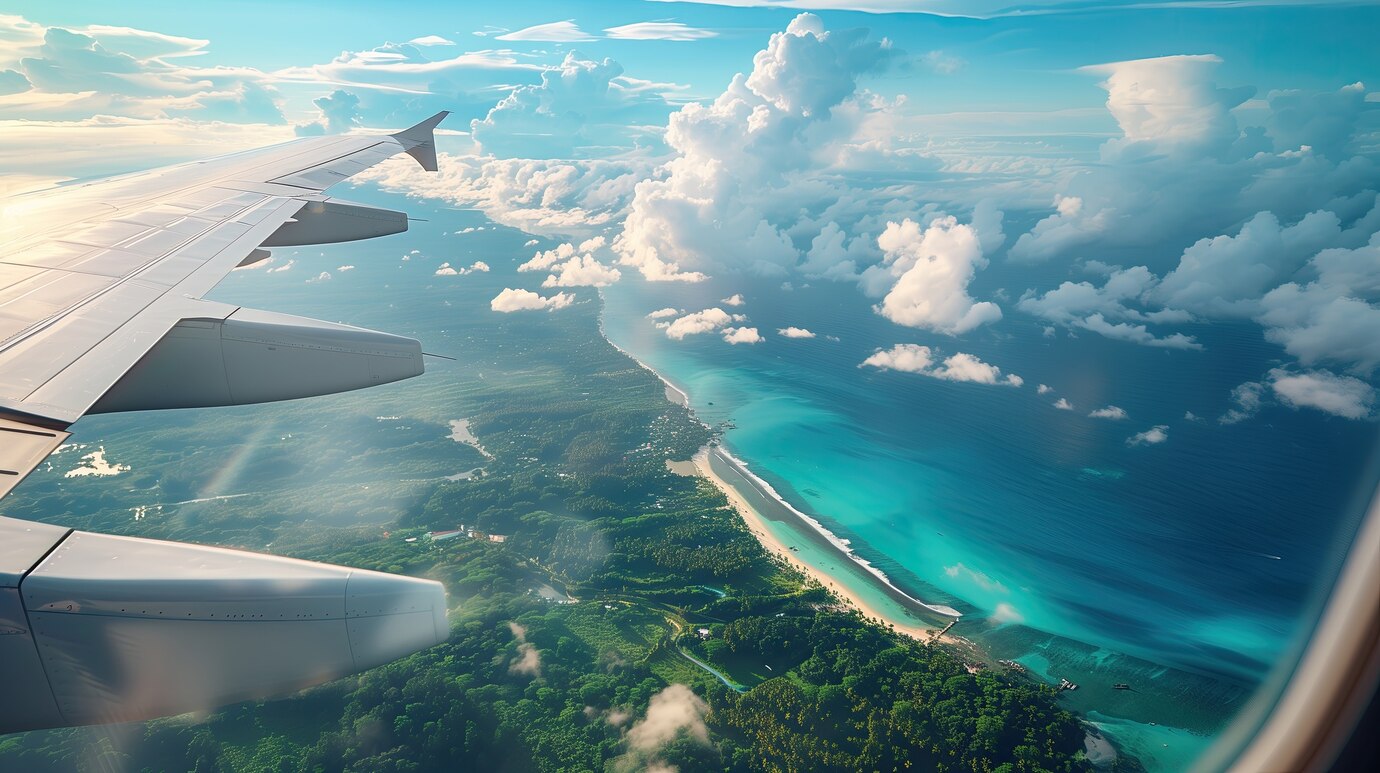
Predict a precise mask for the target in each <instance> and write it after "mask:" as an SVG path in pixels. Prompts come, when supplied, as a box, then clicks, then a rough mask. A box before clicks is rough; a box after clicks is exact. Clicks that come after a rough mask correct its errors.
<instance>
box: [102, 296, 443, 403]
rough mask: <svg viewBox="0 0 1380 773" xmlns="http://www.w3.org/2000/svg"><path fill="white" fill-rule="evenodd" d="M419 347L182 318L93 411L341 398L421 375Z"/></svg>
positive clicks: (258, 317) (354, 332)
mask: <svg viewBox="0 0 1380 773" xmlns="http://www.w3.org/2000/svg"><path fill="white" fill-rule="evenodd" d="M424 369H425V366H424V365H423V362H422V345H421V344H420V343H419V342H418V341H416V340H414V339H411V338H404V337H402V336H396V335H392V334H389V333H380V332H378V331H375V330H365V329H364V328H358V327H351V326H349V325H338V324H334V323H331V322H322V321H320V320H315V319H307V318H305V317H294V316H292V315H289V314H277V313H273V312H266V311H255V310H253V309H239V310H237V311H235V312H234V313H232V314H231V315H230V316H228V317H226V318H225V319H215V318H209V319H184V320H182V321H181V322H179V323H178V324H177V325H176V326H175V327H173V329H172V330H171V331H169V332H168V334H167V335H165V336H164V337H163V338H162V340H160V341H159V342H158V343H157V344H155V345H154V347H153V348H152V349H150V350H149V352H148V354H146V355H144V357H143V359H141V360H140V361H139V362H138V364H136V365H135V366H134V367H133V368H131V369H130V370H129V372H128V373H126V374H125V375H124V377H123V378H121V379H120V380H119V381H118V382H117V383H116V384H115V385H114V386H113V387H111V388H110V390H109V391H108V392H106V394H105V396H103V397H102V398H101V399H100V400H99V401H97V403H96V404H95V406H93V407H92V409H91V411H90V412H91V413H113V412H116V411H143V410H157V409H162V408H206V407H211V406H221V405H246V404H249V403H267V402H274V401H277V400H291V399H295V398H299V397H314V396H316V395H325V394H332V393H335V392H346V391H349V390H352V389H362V388H364V387H370V386H376V385H378V384H386V383H389V382H391V381H399V380H401V379H405V378H411V377H413V376H418V375H421V373H422V372H423V370H424Z"/></svg>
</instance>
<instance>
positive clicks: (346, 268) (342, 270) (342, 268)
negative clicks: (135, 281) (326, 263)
mask: <svg viewBox="0 0 1380 773" xmlns="http://www.w3.org/2000/svg"><path fill="white" fill-rule="evenodd" d="M335 270H336V271H338V272H339V273H342V274H343V273H345V272H346V271H354V270H355V267H354V266H348V265H346V266H337V267H336V269H335Z"/></svg>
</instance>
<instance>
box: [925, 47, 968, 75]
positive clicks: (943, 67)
mask: <svg viewBox="0 0 1380 773" xmlns="http://www.w3.org/2000/svg"><path fill="white" fill-rule="evenodd" d="M920 61H921V62H922V63H923V64H924V65H925V66H926V67H928V68H930V69H931V70H933V71H935V72H937V73H939V74H940V75H952V74H954V73H956V72H958V71H959V70H961V69H963V66H964V65H965V64H967V62H965V61H963V59H962V58H961V57H957V56H954V55H953V54H946V53H944V52H943V51H940V50H934V51H930V52H928V53H926V54H925V55H924V56H922V57H920Z"/></svg>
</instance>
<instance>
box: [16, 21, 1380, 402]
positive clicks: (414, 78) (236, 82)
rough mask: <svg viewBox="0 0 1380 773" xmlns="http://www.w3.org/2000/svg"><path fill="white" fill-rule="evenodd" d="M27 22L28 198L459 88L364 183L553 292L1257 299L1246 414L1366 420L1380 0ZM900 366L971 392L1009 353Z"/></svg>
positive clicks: (1123, 312)
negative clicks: (435, 126) (421, 134)
mask: <svg viewBox="0 0 1380 773" xmlns="http://www.w3.org/2000/svg"><path fill="white" fill-rule="evenodd" d="M740 6H745V7H740ZM878 10H897V11H905V12H891V13H877V12H875V11H878ZM956 11H963V12H965V13H967V14H969V15H968V16H961V15H955V12H956ZM9 13H10V14H11V15H9V16H0V136H3V137H4V138H5V142H4V143H3V145H0V166H3V168H5V169H7V170H8V171H9V174H7V175H6V177H5V180H4V184H3V186H4V188H5V189H6V190H8V191H10V192H14V191H17V190H21V189H23V188H26V187H30V186H32V185H34V184H38V183H40V182H43V181H50V180H52V179H55V178H56V179H60V178H71V177H84V176H89V175H96V174H109V173H115V172H123V171H129V170H133V169H139V168H146V167H149V166H155V165H158V164H160V163H169V162H174V161H180V160H185V159H190V158H197V157H204V156H209V155H216V154H220V153H224V152H229V151H234V150H238V149H242V148H248V147H255V146H260V145H264V144H269V143H272V142H276V141H285V140H288V139H291V138H293V137H296V136H311V135H319V134H330V133H337V132H344V131H368V130H378V129H388V128H400V127H402V126H405V125H407V124H410V123H412V122H415V121H416V120H419V119H420V118H422V117H425V116H427V115H429V114H431V113H433V112H435V111H436V110H440V109H449V110H452V111H454V113H455V115H453V116H452V117H451V118H450V119H449V120H448V121H447V123H446V124H445V127H444V128H445V131H444V134H443V136H442V137H441V141H440V142H441V149H442V151H443V152H444V155H443V164H442V167H443V168H442V171H441V173H440V174H439V175H422V174H420V173H418V172H417V171H416V170H415V169H412V168H410V167H408V166H406V164H394V165H389V166H385V167H383V168H381V169H379V170H378V171H376V172H374V173H373V174H372V176H371V177H370V179H372V180H374V181H375V182H378V183H379V184H382V185H384V186H385V187H389V188H392V189H397V190H404V191H407V192H409V193H412V194H414V195H421V196H427V197H431V198H435V199H439V200H443V201H447V202H451V203H454V204H456V205H460V206H467V207H477V208H479V209H481V210H483V211H484V212H485V213H486V214H487V215H488V216H489V217H490V218H492V219H493V220H495V221H497V222H499V223H503V224H505V225H509V226H513V227H517V228H521V229H523V230H526V231H529V232H531V233H533V234H535V235H541V236H545V237H549V238H553V239H558V240H561V241H562V242H563V243H565V244H566V249H565V251H564V252H562V253H561V254H558V255H553V256H548V257H543V256H542V255H536V256H534V257H533V259H532V260H531V261H528V265H527V270H528V271H530V272H532V279H533V284H534V285H538V287H532V288H513V289H514V290H518V289H522V290H524V291H525V292H531V293H536V292H539V287H546V288H566V287H587V286H599V285H603V284H608V283H610V282H614V281H618V280H619V278H620V277H621V276H623V275H633V274H636V275H640V276H641V277H643V278H645V279H647V280H649V281H667V282H696V281H701V280H703V279H705V278H707V277H711V276H715V277H717V276H732V275H735V274H754V275H761V276H769V277H778V276H779V277H780V278H781V279H782V282H783V285H788V284H790V283H792V282H808V281H832V282H842V283H851V284H855V285H856V286H857V289H858V291H859V292H860V293H861V294H862V295H863V296H865V297H867V298H870V299H875V305H874V306H873V307H872V308H873V310H874V311H875V313H877V314H880V315H882V316H883V317H886V318H887V319H889V320H891V321H892V322H894V323H895V324H896V325H897V326H898V329H899V330H901V331H915V334H914V335H921V334H923V335H924V336H926V337H927V338H926V339H925V340H929V341H933V340H935V339H936V338H937V339H938V340H939V341H943V342H946V348H948V349H949V350H950V351H952V350H953V349H954V347H955V346H961V345H962V343H963V341H964V340H965V339H967V338H969V337H972V336H992V335H1000V334H1001V332H1000V331H1001V330H1002V327H1001V326H1002V324H1003V320H1006V321H1007V324H1010V320H1013V319H1025V320H1035V321H1038V322H1039V323H1040V324H1042V325H1045V326H1047V329H1048V334H1049V335H1070V336H1073V335H1080V334H1084V335H1087V334H1091V335H1100V336H1103V337H1106V338H1109V339H1112V340H1116V341H1123V342H1125V343H1126V345H1128V346H1143V347H1149V348H1152V349H1162V350H1168V351H1171V352H1200V351H1203V350H1204V346H1203V344H1202V342H1201V341H1200V340H1198V336H1196V335H1195V334H1194V327H1193V326H1195V325H1210V324H1215V323H1236V322H1240V321H1243V320H1244V321H1249V322H1251V323H1253V324H1255V325H1258V329H1259V332H1260V334H1261V335H1262V336H1264V337H1265V338H1266V340H1268V341H1270V342H1272V343H1274V344H1277V345H1278V346H1279V348H1280V358H1279V361H1278V362H1277V363H1274V365H1275V367H1271V368H1269V369H1262V373H1261V375H1260V377H1259V379H1258V380H1256V381H1252V382H1247V383H1246V384H1243V385H1242V388H1241V390H1240V391H1239V392H1234V393H1233V394H1232V395H1230V396H1225V395H1224V396H1223V400H1224V403H1226V404H1229V405H1235V406H1236V407H1235V408H1233V409H1232V410H1235V411H1237V414H1232V413H1227V412H1224V413H1223V419H1224V420H1225V421H1234V420H1240V419H1237V418H1235V417H1236V416H1237V415H1238V414H1239V415H1240V416H1248V415H1253V412H1254V411H1255V410H1258V408H1259V406H1260V405H1262V404H1264V401H1268V400H1275V401H1278V402H1280V403H1282V404H1284V405H1287V406H1290V407H1296V408H1310V409H1316V410H1319V411H1323V412H1325V413H1329V414H1332V415H1335V416H1342V417H1346V418H1368V417H1370V416H1372V415H1373V414H1372V411H1373V407H1374V404H1375V392H1374V386H1373V383H1374V381H1373V380H1374V376H1375V371H1376V369H1377V368H1378V367H1380V308H1377V306H1376V301H1377V300H1380V276H1377V274H1378V273H1380V269H1378V268H1377V266H1380V206H1377V188H1380V184H1378V183H1377V180H1380V167H1378V166H1377V162H1380V159H1377V153H1380V91H1377V90H1376V89H1377V88H1378V87H1380V55H1378V54H1377V49H1376V47H1375V46H1374V44H1373V40H1372V38H1373V31H1374V30H1375V29H1377V28H1380V8H1376V7H1375V6H1373V5H1361V4H1353V3H1300V4H1294V5H1282V4H1277V3H1269V2H1230V3H1228V2H1213V1H1212V0H1200V1H1195V0H1183V1H1181V2H1172V3H1171V2H1165V3H1160V2H1142V3H1134V4H1128V3H1118V2H1081V3H1051V2H1027V3H1024V4H1021V5H1019V6H1011V5H1010V4H1008V3H1001V2H982V1H979V2H962V3H960V2H958V0H854V1H852V2H849V1H847V0H842V1H839V2H831V1H830V0H779V1H773V0H712V1H710V0H704V1H703V2H621V3H612V2H599V3H571V2H560V3H556V2H513V3H503V4H465V5H456V4H453V3H412V4H409V5H408V6H407V7H406V8H405V9H400V10H394V9H385V8H382V7H381V6H380V5H379V4H377V3H364V2H334V3H329V4H326V3H311V4H305V3H302V4H285V3H276V2H275V3H270V2H236V3H220V4H206V3H199V4H190V3H189V4H179V5H171V4H165V3H147V4H139V3H127V4H120V5H112V4H109V3H97V2H84V1H81V0H78V1H75V2H66V3H61V4H54V3H36V2H20V3H17V4H11V7H10V9H9ZM1036 268H1038V271H1036ZM547 272H550V273H548V274H547V277H546V279H542V276H541V275H542V274H543V273H547ZM1032 272H1035V273H1039V274H1040V275H1041V276H1042V277H1043V279H1042V280H1041V281H1040V282H1038V283H1037V282H1035V281H1033V280H1032V279H1031V277H1032V276H1033V274H1032ZM1051 277H1052V278H1053V279H1052V280H1051V279H1050V278H1051ZM523 297H524V299H525V300H524V303H526V308H533V307H536V308H540V307H542V306H541V304H542V303H544V301H542V300H540V298H541V297H542V296H535V297H537V298H538V300H532V298H531V297H527V296H523ZM545 297H546V298H551V297H555V296H545ZM533 304H536V305H535V306H534V305H533ZM683 311H685V312H686V317H685V321H682V320H679V319H678V320H663V322H664V324H665V326H666V329H667V331H668V335H670V333H671V331H673V330H674V331H676V332H678V333H679V332H681V331H685V330H690V329H694V330H695V331H696V332H695V333H691V334H700V333H703V332H710V331H712V332H716V333H719V334H722V335H723V337H724V338H725V340H726V341H728V342H730V343H733V344H735V345H737V344H751V343H753V342H754V341H756V340H760V339H761V337H762V336H763V335H764V334H765V333H764V331H757V330H756V329H755V328H751V327H750V326H749V325H748V324H747V321H746V320H747V319H748V315H747V314H746V313H745V311H744V310H736V311H735V310H733V309H731V308H730V309H727V310H726V309H725V308H722V307H719V306H715V307H711V308H706V309H702V310H699V311H694V310H683ZM694 314H699V315H700V316H693V315H694ZM677 322H680V323H681V324H679V325H678V326H677V325H676V323H677ZM746 330H751V331H752V333H751V334H749V333H747V332H744V331H746ZM900 337H901V336H898V340H899V338H900ZM950 339H951V340H952V344H950V343H947V342H948V341H949V340H950ZM898 345H899V344H898ZM960 353H961V352H960ZM883 360H884V361H885V362H886V363H887V366H888V367H895V368H899V369H907V368H908V369H911V370H914V371H915V372H917V373H921V374H922V375H929V376H933V377H937V378H947V379H950V380H956V379H957V380H975V381H982V380H983V379H985V378H987V377H988V376H990V375H991V373H992V372H993V371H991V370H984V367H987V368H995V367H997V365H994V364H991V363H981V362H977V363H976V364H974V363H971V362H968V361H966V360H965V361H962V362H960V363H959V364H965V365H968V366H970V367H966V368H960V369H956V368H953V367H950V366H947V365H945V366H939V365H935V364H925V362H924V361H925V358H924V357H921V356H919V353H918V352H916V351H915V350H905V349H897V350H895V351H894V356H893V357H891V359H890V360H887V359H886V358H883ZM979 366H982V367H979ZM960 377H962V378H960ZM1003 383H1008V384H1009V383H1010V382H1003Z"/></svg>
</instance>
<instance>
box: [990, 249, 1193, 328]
mask: <svg viewBox="0 0 1380 773" xmlns="http://www.w3.org/2000/svg"><path fill="white" fill-rule="evenodd" d="M1158 281H1159V279H1158V277H1156V276H1155V275H1154V274H1153V273H1151V272H1150V270H1149V269H1148V268H1146V267H1145V266H1135V267H1133V268H1129V269H1120V268H1115V269H1111V270H1110V273H1109V274H1108V276H1107V279H1106V280H1105V281H1104V282H1103V284H1102V286H1100V287H1099V286H1097V285H1094V284H1092V283H1091V282H1064V283H1062V284H1060V285H1059V287H1057V288H1055V289H1053V290H1050V291H1048V292H1046V293H1044V294H1043V295H1039V294H1036V293H1034V292H1033V291H1030V292H1027V293H1026V294H1025V295H1024V296H1023V297H1022V298H1021V300H1020V301H1019V302H1018V303H1017V304H1016V308H1018V309H1020V310H1021V311H1024V312H1026V313H1028V314H1033V315H1035V316H1037V317H1040V318H1042V319H1046V320H1049V321H1051V322H1055V323H1058V324H1060V325H1065V326H1069V327H1078V328H1082V329H1084V330H1090V331H1092V332H1094V333H1097V334H1099V335H1102V336H1105V337H1107V338H1112V339H1116V340H1122V341H1130V342H1132V343H1138V344H1141V345H1144V346H1157V347H1163V348H1169V349H1202V348H1203V347H1202V345H1201V344H1199V343H1198V342H1197V340H1195V338H1194V337H1193V336H1189V335H1184V334H1183V333H1170V334H1168V335H1164V336H1157V335H1155V334H1154V333H1152V332H1150V329H1149V327H1148V326H1147V325H1146V324H1145V323H1147V322H1148V323H1164V322H1185V321H1187V320H1189V319H1191V318H1192V316H1191V315H1189V314H1187V313H1186V312H1183V311H1179V310H1175V309H1158V310H1153V311H1145V310H1143V309H1140V308H1137V307H1136V305H1139V304H1140V303H1141V302H1142V300H1143V299H1144V298H1145V296H1146V294H1147V293H1148V292H1149V291H1150V290H1151V289H1152V288H1155V287H1156V286H1157V283H1158ZM1109 318H1111V319H1109ZM1112 319H1121V320H1130V321H1116V322H1113V321H1111V320H1112ZM1047 335H1048V334H1047Z"/></svg>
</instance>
